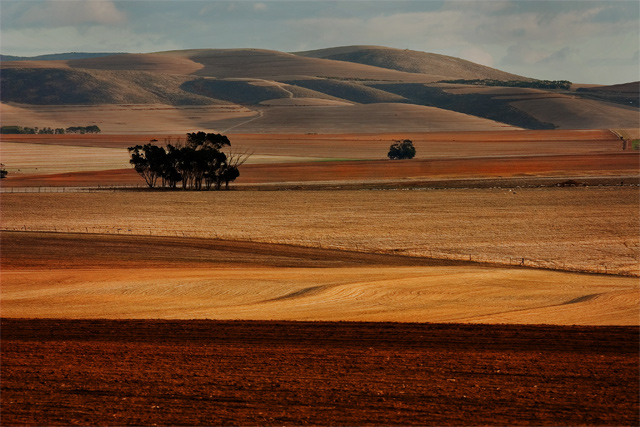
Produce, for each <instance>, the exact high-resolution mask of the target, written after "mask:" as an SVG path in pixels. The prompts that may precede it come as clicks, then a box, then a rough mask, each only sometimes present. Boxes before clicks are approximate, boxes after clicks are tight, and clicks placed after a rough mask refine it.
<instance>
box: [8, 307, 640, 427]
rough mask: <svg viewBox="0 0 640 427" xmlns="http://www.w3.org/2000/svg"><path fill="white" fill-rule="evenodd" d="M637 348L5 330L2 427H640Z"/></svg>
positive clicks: (512, 330)
mask: <svg viewBox="0 0 640 427" xmlns="http://www.w3.org/2000/svg"><path fill="white" fill-rule="evenodd" d="M638 345H639V343H638V329H637V328H635V327H629V328H622V327H609V328H584V327H583V328H577V327H569V328H563V327H541V326H530V327H522V326H519V327H518V326H508V325H505V326H472V325H455V324H451V325H437V324H389V323H273V322H266V323H260V322H211V321H184V322H166V321H76V320H74V321H65V320H7V319H3V320H2V390H1V391H2V394H1V395H0V399H1V400H0V403H1V404H2V423H3V425H16V424H19V425H70V424H81V425H123V424H134V425H155V424H157V425H308V424H311V425H487V424H489V425H573V426H575V425H629V426H632V425H638V422H639V421H640V419H639V417H638V409H639V407H638V400H639V399H638V398H639V395H638V384H639V378H638V351H637V350H638ZM578 360H579V363H576V362H577V361H578Z"/></svg>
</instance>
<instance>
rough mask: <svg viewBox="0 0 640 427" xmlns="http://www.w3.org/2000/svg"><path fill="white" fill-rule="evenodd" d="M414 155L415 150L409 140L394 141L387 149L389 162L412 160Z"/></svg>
mask: <svg viewBox="0 0 640 427" xmlns="http://www.w3.org/2000/svg"><path fill="white" fill-rule="evenodd" d="M415 155H416V149H415V147H414V146H413V142H412V141H411V140H410V139H404V140H402V141H395V142H394V143H393V144H391V147H389V154H387V156H388V157H389V158H390V159H391V160H402V159H413V157H414V156H415Z"/></svg>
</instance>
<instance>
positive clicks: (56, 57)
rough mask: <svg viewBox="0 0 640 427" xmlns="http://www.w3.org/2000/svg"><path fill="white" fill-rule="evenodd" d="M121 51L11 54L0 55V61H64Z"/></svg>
mask: <svg viewBox="0 0 640 427" xmlns="http://www.w3.org/2000/svg"><path fill="white" fill-rule="evenodd" d="M119 54H122V52H121V53H111V52H102V53H88V52H69V53H53V54H49V55H38V56H13V55H0V61H66V60H69V59H85V58H99V57H102V56H111V55H119Z"/></svg>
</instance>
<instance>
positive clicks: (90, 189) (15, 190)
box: [0, 185, 148, 194]
mask: <svg viewBox="0 0 640 427" xmlns="http://www.w3.org/2000/svg"><path fill="white" fill-rule="evenodd" d="M143 188H148V187H147V186H141V185H120V186H97V187H2V186H0V194H2V193H5V194H7V193H98V192H105V191H106V192H116V191H122V190H138V189H143Z"/></svg>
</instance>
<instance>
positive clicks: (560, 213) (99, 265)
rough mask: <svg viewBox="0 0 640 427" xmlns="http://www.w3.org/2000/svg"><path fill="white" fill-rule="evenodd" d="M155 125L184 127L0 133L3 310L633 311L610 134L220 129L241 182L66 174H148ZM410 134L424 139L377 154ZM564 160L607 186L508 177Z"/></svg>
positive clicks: (517, 315) (152, 314)
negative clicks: (135, 157) (399, 155)
mask: <svg viewBox="0 0 640 427" xmlns="http://www.w3.org/2000/svg"><path fill="white" fill-rule="evenodd" d="M626 132H628V130H627V131H626ZM151 137H155V138H156V139H158V140H159V143H164V142H168V141H173V142H175V141H177V139H178V138H184V135H182V136H180V134H173V135H163V134H161V133H159V134H157V135H65V136H47V135H17V136H9V135H7V136H4V137H3V142H2V145H1V146H0V150H1V152H0V154H2V158H3V162H6V163H7V164H8V166H7V167H8V169H9V171H10V176H9V178H8V179H6V180H4V182H3V183H2V184H3V189H4V193H3V194H2V195H1V196H0V197H1V199H0V201H1V203H2V228H3V229H4V230H13V232H11V233H4V234H3V241H2V243H3V250H2V263H3V264H2V265H3V272H2V281H3V290H2V310H3V315H5V316H10V317H22V316H29V317H31V316H33V317H51V316H61V317H71V318H76V317H83V318H96V317H109V318H123V317H136V318H192V317H193V318H196V317H197V318H216V319H262V320H268V319H279V320H374V321H402V322H406V321H420V322H482V323H496V322H498V323H503V322H504V323H554V324H581V325H597V324H603V325H636V324H638V323H640V322H639V316H638V310H637V306H638V283H637V276H638V275H640V270H639V265H638V259H639V253H640V242H639V240H638V233H637V224H638V222H639V213H638V209H637V207H638V205H639V204H640V200H639V193H638V190H637V187H636V186H635V184H633V183H634V182H635V181H637V178H638V155H637V152H634V151H633V150H626V151H625V150H623V147H624V146H623V144H622V142H621V140H620V138H619V137H618V136H617V134H616V133H613V132H610V131H604V130H603V131H593V130H590V131H511V132H509V131H506V132H505V131H502V130H501V131H491V132H459V133H447V132H440V133H406V134H399V133H381V134H371V133H370V134H231V140H232V144H233V147H234V149H238V150H240V151H247V152H251V153H253V154H252V157H251V158H250V159H249V161H248V162H247V164H246V165H243V168H242V172H241V178H240V179H239V180H238V183H237V184H234V187H233V188H235V189H243V191H229V192H224V191H223V192H182V191H178V192H145V191H144V190H137V191H124V192H123V191H115V192H113V191H112V192H90V193H87V192H74V190H73V187H74V186H88V187H97V186H98V185H102V186H111V185H123V184H125V185H132V184H133V185H136V184H137V185H141V184H142V182H141V178H140V177H139V176H137V174H135V172H134V171H133V170H131V168H130V167H128V154H127V152H126V147H128V146H131V145H135V144H144V143H146V142H148V141H149V139H151ZM403 138H410V139H412V140H413V141H414V142H415V145H416V148H417V150H418V156H417V158H416V159H414V160H412V161H408V162H390V161H388V160H387V161H385V160H382V158H384V156H385V154H386V150H387V149H388V147H389V145H390V143H391V142H392V141H394V140H397V139H403ZM627 148H628V147H627ZM18 169H19V170H18ZM569 178H577V179H578V180H583V181H585V182H589V181H591V182H594V183H598V182H605V181H602V180H603V179H607V180H608V181H606V182H609V185H610V184H611V182H616V183H617V184H618V185H617V186H605V187H598V186H593V185H592V186H584V187H583V186H579V187H574V188H571V187H570V188H554V187H549V186H544V187H539V186H538V187H534V186H531V187H530V188H516V187H515V184H514V183H515V182H519V181H517V180H522V179H524V180H525V181H523V182H534V181H526V180H546V181H544V182H546V183H547V185H551V184H553V183H560V182H562V181H563V180H567V179H569ZM444 179H447V180H453V181H451V182H454V181H455V180H458V181H455V182H459V183H465V182H468V183H470V185H471V186H474V185H477V184H478V183H481V182H485V181H486V182H489V181H487V180H493V181H491V182H495V183H497V185H504V186H505V187H507V188H467V189H453V188H448V189H447V188H442V189H434V188H432V187H430V183H433V182H443V181H438V180H444ZM617 180H620V181H617ZM414 181H415V182H419V183H420V184H419V185H417V184H413V185H409V184H411V183H412V182H414ZM625 181H626V184H625V185H623V186H620V185H619V183H620V182H622V183H623V184H624V183H625ZM447 182H449V181H447ZM296 183H298V184H303V183H304V185H306V186H310V187H309V188H310V189H311V191H303V190H297V191H256V189H255V188H256V187H255V186H256V185H257V186H260V185H267V184H268V186H267V187H264V188H265V189H270V190H277V189H279V188H280V187H282V188H295V187H292V186H293V185H294V184H296ZM321 183H324V184H322V185H319V184H321ZM391 184H393V185H394V186H395V187H394V188H397V189H396V190H383V189H384V188H388V185H391ZM630 184H633V185H630ZM252 185H253V187H251V186H252ZM318 185H319V186H318ZM331 185H333V186H338V187H340V186H346V187H345V188H350V189H349V190H335V189H333V190H332V189H330V187H328V186H331ZM407 185H409V186H407ZM438 185H440V184H438ZM463 185H464V184H463ZM492 185H496V184H492ZM29 186H62V187H65V189H64V191H65V192H64V193H62V192H61V193H52V192H44V193H33V191H40V190H41V188H40V187H37V188H36V187H34V188H31V189H30V188H29ZM314 186H316V187H314ZM480 186H481V187H482V186H483V185H480ZM19 187H24V188H19ZM485 187H486V186H485ZM258 188H260V187H258ZM367 188H368V189H369V190H366V189H367ZM401 188H404V189H405V190H408V189H410V188H413V191H402V189H401ZM12 189H15V190H20V191H31V192H30V193H14V194H11V193H7V192H8V191H13V190H12ZM45 190H46V188H45ZM376 190H379V191H376ZM69 191H71V192H69ZM39 232H53V234H46V235H40V234H38V233H39ZM69 233H73V234H69ZM34 236H39V237H38V238H35V237H34ZM42 236H45V237H46V238H45V237H42ZM145 236H146V237H145ZM43 239H44V240H43ZM149 239H151V240H149ZM43 242H44V243H43ZM224 242H231V243H229V245H230V246H229V247H228V248H227V250H228V251H230V255H229V254H228V256H224V257H222V259H223V261H221V259H220V251H219V250H218V252H216V254H217V255H215V256H213V255H211V256H209V255H207V253H208V252H207V251H208V250H209V249H207V248H210V247H211V246H212V245H213V246H214V247H215V246H216V245H221V244H223V243H224ZM193 245H195V248H194V246H193ZM243 245H248V246H246V247H245V246H243ZM261 245H262V246H261ZM43 247H46V248H47V249H46V250H45V251H44V252H43V253H40V251H42V250H44V249H42V248H43ZM155 247H160V248H163V250H162V253H161V254H157V253H156V252H154V251H151V248H155ZM114 248H117V249H115V250H116V253H115V254H114V253H113V252H112V251H113V250H114ZM186 248H191V249H188V251H187V252H185V251H186V250H187V249H186ZM243 248H244V249H243ZM283 248H285V249H283ZM201 250H203V251H204V255H203V254H202V253H200V252H199V251H201ZM283 250H284V251H285V253H284V254H283V255H278V253H279V251H283ZM149 251H151V252H149ZM309 251H310V252H309ZM314 251H317V252H314ZM121 252H122V254H128V255H126V256H125V255H122V254H121V255H122V256H120V255H118V254H120V253H121ZM149 253H156V255H153V256H151V258H149V256H150V255H149ZM36 254H37V255H36ZM372 254H377V255H375V256H378V257H380V258H370V257H372V256H374V255H372ZM375 256H374V257H375ZM113 257H115V258H113ZM203 257H204V258H203ZM265 257H266V258H265ZM274 259H275V261H274ZM105 260H108V261H109V262H108V265H106V264H105ZM134 272H135V274H133V273H134ZM582 273H589V274H582Z"/></svg>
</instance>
